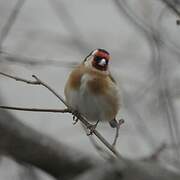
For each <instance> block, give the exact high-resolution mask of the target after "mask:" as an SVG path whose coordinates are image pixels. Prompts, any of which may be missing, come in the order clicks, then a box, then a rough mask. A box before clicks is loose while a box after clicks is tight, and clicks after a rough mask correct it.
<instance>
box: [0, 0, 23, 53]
mask: <svg viewBox="0 0 180 180" xmlns="http://www.w3.org/2000/svg"><path fill="white" fill-rule="evenodd" d="M24 3H25V0H17V3H16V4H15V6H14V8H13V10H12V11H11V14H10V15H9V17H8V19H7V21H6V22H5V24H4V26H3V28H2V30H1V33H0V50H1V49H2V44H3V42H4V40H5V39H6V37H7V36H8V34H9V31H10V30H11V27H12V26H13V24H14V22H15V20H16V18H17V16H18V14H19V12H20V10H21V8H22V6H23V4H24Z"/></svg>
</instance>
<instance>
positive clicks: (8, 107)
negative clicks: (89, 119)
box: [0, 106, 70, 113]
mask: <svg viewBox="0 0 180 180" xmlns="http://www.w3.org/2000/svg"><path fill="white" fill-rule="evenodd" d="M0 109H10V110H18V111H34V112H53V113H70V111H69V110H68V109H49V108H48V109H42V108H22V107H12V106H0Z"/></svg>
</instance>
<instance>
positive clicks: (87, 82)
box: [64, 49, 120, 127]
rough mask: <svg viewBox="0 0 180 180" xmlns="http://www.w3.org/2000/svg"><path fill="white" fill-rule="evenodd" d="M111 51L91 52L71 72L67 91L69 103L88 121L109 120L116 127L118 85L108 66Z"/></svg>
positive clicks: (99, 50)
mask: <svg viewBox="0 0 180 180" xmlns="http://www.w3.org/2000/svg"><path fill="white" fill-rule="evenodd" d="M109 61H110V54H109V53H108V52H107V51H106V50H104V49H96V50H94V51H92V52H91V53H90V54H89V55H88V56H87V57H86V58H85V59H84V61H83V62H82V63H81V64H80V65H79V66H77V67H76V68H75V69H74V70H73V71H72V72H71V74H70V75H69V78H68V80H67V83H66V85H65V89H64V93H65V97H66V102H67V104H68V105H69V106H70V107H71V108H72V109H73V110H75V111H77V112H79V113H80V114H82V115H83V116H84V117H86V118H87V119H88V120H89V121H95V122H96V125H97V123H98V122H99V121H108V122H109V123H110V125H111V126H112V127H116V126H117V121H116V119H115V118H116V115H117V113H118V110H119V107H120V99H119V93H118V87H117V85H116V82H115V80H114V79H113V77H112V76H111V74H110V72H109V68H108V64H109Z"/></svg>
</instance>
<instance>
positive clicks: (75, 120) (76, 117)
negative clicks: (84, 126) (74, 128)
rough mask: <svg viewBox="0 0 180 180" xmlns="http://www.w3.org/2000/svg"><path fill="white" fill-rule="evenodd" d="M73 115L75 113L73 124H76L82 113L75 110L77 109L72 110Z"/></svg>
mask: <svg viewBox="0 0 180 180" xmlns="http://www.w3.org/2000/svg"><path fill="white" fill-rule="evenodd" d="M72 115H73V125H75V124H76V123H77V122H78V120H79V119H78V116H79V115H80V113H79V112H78V111H76V110H75V111H73V112H72Z"/></svg>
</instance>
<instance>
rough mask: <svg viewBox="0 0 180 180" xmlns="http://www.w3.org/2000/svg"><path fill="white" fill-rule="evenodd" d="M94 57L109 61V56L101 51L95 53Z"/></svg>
mask: <svg viewBox="0 0 180 180" xmlns="http://www.w3.org/2000/svg"><path fill="white" fill-rule="evenodd" d="M95 56H98V57H101V58H102V59H103V58H104V59H106V60H109V59H110V56H109V54H107V53H106V52H103V51H97V52H96V53H95Z"/></svg>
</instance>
